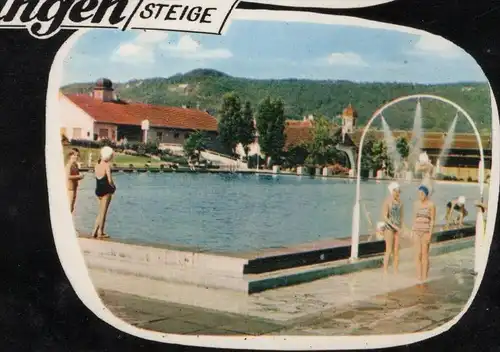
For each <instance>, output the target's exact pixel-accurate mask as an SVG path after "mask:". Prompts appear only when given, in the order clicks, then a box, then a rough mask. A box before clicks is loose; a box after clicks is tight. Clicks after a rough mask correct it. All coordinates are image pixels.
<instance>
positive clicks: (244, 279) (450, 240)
mask: <svg viewBox="0 0 500 352" xmlns="http://www.w3.org/2000/svg"><path fill="white" fill-rule="evenodd" d="M473 235H474V227H472V226H466V227H463V228H458V229H450V230H444V229H438V231H437V232H436V233H434V234H433V242H435V243H434V244H433V245H432V247H431V255H439V254H442V253H446V252H449V251H456V250H460V249H463V248H467V247H471V246H473V245H474V242H473ZM79 242H80V246H81V250H82V252H83V254H84V257H85V261H86V264H87V266H88V267H89V268H91V269H94V270H101V271H106V272H112V273H114V274H115V275H118V276H122V277H124V280H131V279H132V278H133V277H138V278H144V279H148V280H151V281H160V282H163V283H178V284H189V285H194V286H200V287H208V288H215V289H225V290H234V291H238V292H244V293H247V294H254V293H256V292H261V291H266V290H272V289H276V288H278V287H283V286H291V285H297V284H302V283H305V282H311V281H315V280H319V279H322V278H325V277H329V276H332V275H345V274H348V273H352V272H357V271H362V270H367V269H371V268H377V267H380V266H381V265H382V257H381V254H383V252H384V246H385V245H384V242H383V241H372V242H364V243H361V244H360V247H359V249H360V250H359V253H360V259H358V260H356V261H351V260H350V259H349V256H350V239H332V240H326V241H317V242H313V243H310V244H306V245H296V246H291V247H289V248H285V249H281V250H280V249H278V250H277V249H273V250H262V251H259V252H255V253H253V254H251V253H232V254H229V253H211V252H208V251H206V250H201V249H198V248H191V249H189V248H182V247H181V248H179V247H175V246H168V245H152V244H144V243H142V244H141V243H134V242H127V241H121V240H114V239H108V240H94V239H90V238H88V237H87V236H81V237H80V238H79ZM401 247H402V251H407V252H411V251H412V249H411V248H410V247H411V241H410V240H409V239H407V238H402V239H401Z"/></svg>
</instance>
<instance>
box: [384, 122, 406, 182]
mask: <svg viewBox="0 0 500 352" xmlns="http://www.w3.org/2000/svg"><path fill="white" fill-rule="evenodd" d="M380 118H381V120H382V129H383V130H384V140H385V143H386V145H387V151H388V152H389V158H390V159H391V161H392V165H393V168H394V171H395V172H396V171H397V170H398V168H399V166H400V165H401V159H402V158H401V155H399V152H398V148H397V147H396V141H395V140H394V136H393V135H392V131H391V129H390V127H389V125H388V124H387V121H386V120H385V118H384V116H382V115H380Z"/></svg>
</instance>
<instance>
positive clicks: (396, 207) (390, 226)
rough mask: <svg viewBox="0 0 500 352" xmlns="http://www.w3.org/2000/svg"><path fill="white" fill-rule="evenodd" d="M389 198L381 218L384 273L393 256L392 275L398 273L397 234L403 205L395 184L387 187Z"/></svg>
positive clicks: (401, 220) (399, 191)
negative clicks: (383, 242)
mask: <svg viewBox="0 0 500 352" xmlns="http://www.w3.org/2000/svg"><path fill="white" fill-rule="evenodd" d="M389 192H390V196H389V197H388V198H387V199H386V200H385V202H384V205H383V207H382V209H383V212H382V218H383V219H384V223H385V226H384V238H385V255H384V273H387V269H388V267H389V260H390V258H391V255H392V256H393V260H392V265H393V268H394V273H397V272H398V264H399V234H400V232H401V225H402V224H403V203H402V202H401V197H400V195H401V190H400V187H399V184H398V183H397V182H392V183H391V184H390V185H389Z"/></svg>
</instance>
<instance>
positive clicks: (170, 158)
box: [160, 153, 188, 165]
mask: <svg viewBox="0 0 500 352" xmlns="http://www.w3.org/2000/svg"><path fill="white" fill-rule="evenodd" d="M160 159H161V160H162V161H166V162H170V163H177V164H180V165H187V164H188V163H187V159H186V158H184V157H182V156H172V155H168V154H166V153H164V154H162V155H161V157H160Z"/></svg>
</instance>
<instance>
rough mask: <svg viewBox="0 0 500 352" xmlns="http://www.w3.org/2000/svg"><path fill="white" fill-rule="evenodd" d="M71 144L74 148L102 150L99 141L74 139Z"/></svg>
mask: <svg viewBox="0 0 500 352" xmlns="http://www.w3.org/2000/svg"><path fill="white" fill-rule="evenodd" d="M70 144H71V145H72V146H74V147H85V148H96V149H98V148H100V147H101V144H99V142H97V141H92V140H87V139H72V140H71V142H70Z"/></svg>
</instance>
